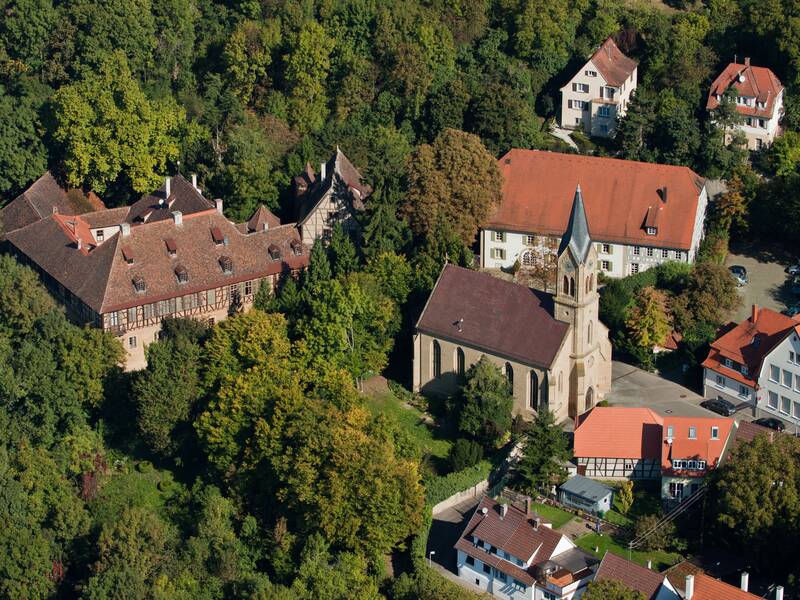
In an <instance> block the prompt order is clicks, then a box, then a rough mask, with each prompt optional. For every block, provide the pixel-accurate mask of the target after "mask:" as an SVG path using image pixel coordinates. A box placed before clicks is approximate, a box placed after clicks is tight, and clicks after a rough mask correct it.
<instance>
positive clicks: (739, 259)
mask: <svg viewBox="0 0 800 600" xmlns="http://www.w3.org/2000/svg"><path fill="white" fill-rule="evenodd" d="M725 264H726V265H727V266H731V265H742V266H743V267H744V268H745V269H747V278H748V279H749V282H748V283H747V285H744V286H742V287H740V288H738V291H739V295H740V296H741V297H742V305H741V306H740V307H739V309H738V310H737V311H736V314H735V315H734V316H733V320H735V321H743V320H744V319H746V318H747V317H748V316H749V315H750V307H751V306H752V305H753V304H758V305H759V306H765V307H766V308H771V309H772V310H775V311H777V312H781V311H783V310H785V309H786V307H787V306H788V305H789V304H794V303H795V302H797V301H798V299H797V297H796V296H795V295H794V294H792V293H791V291H790V290H789V287H790V284H789V276H788V275H786V273H785V272H784V268H785V265H783V264H780V263H777V262H765V260H764V258H763V257H760V256H751V255H745V254H729V255H728V259H727V260H726V261H725Z"/></svg>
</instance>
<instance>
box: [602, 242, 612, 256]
mask: <svg viewBox="0 0 800 600" xmlns="http://www.w3.org/2000/svg"><path fill="white" fill-rule="evenodd" d="M603 252H604V253H605V254H611V244H603Z"/></svg>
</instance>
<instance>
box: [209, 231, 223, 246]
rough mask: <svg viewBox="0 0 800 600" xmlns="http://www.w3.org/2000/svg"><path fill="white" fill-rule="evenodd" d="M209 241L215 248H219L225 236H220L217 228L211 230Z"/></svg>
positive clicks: (220, 232)
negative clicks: (212, 241)
mask: <svg viewBox="0 0 800 600" xmlns="http://www.w3.org/2000/svg"><path fill="white" fill-rule="evenodd" d="M211 239H212V240H214V245H216V246H219V245H220V244H222V243H223V242H224V241H225V236H224V235H222V231H221V230H220V228H219V227H212V228H211Z"/></svg>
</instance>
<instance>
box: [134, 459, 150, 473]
mask: <svg viewBox="0 0 800 600" xmlns="http://www.w3.org/2000/svg"><path fill="white" fill-rule="evenodd" d="M136 470H137V471H139V473H149V472H150V471H152V470H153V463H151V462H150V461H149V460H143V461H141V462H139V463H138V464H137V465H136Z"/></svg>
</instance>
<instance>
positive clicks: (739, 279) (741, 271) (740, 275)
mask: <svg viewBox="0 0 800 600" xmlns="http://www.w3.org/2000/svg"><path fill="white" fill-rule="evenodd" d="M728 270H729V271H730V272H731V275H733V278H734V279H736V285H738V286H742V285H747V283H748V280H747V269H745V268H744V267H743V266H742V265H733V266H731V267H728Z"/></svg>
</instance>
